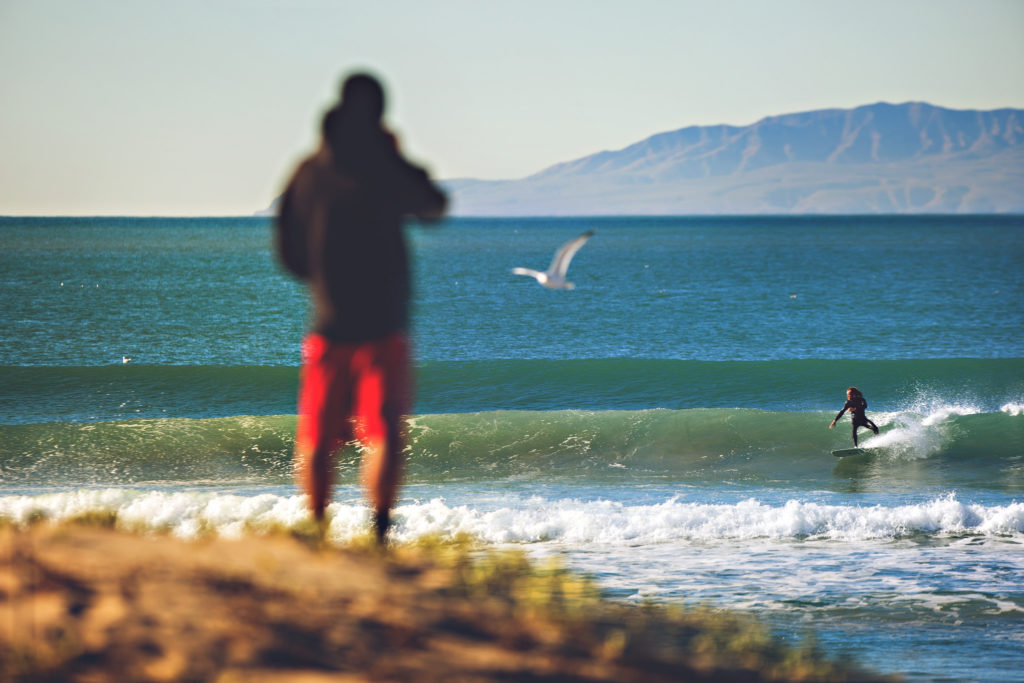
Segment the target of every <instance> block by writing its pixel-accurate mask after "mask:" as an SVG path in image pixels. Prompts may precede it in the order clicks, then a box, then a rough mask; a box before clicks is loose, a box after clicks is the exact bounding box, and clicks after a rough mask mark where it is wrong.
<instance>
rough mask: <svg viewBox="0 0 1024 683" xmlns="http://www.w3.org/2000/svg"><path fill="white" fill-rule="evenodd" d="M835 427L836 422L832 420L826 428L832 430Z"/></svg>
mask: <svg viewBox="0 0 1024 683" xmlns="http://www.w3.org/2000/svg"><path fill="white" fill-rule="evenodd" d="M835 426H836V421H835V420H832V424H830V425H829V426H828V428H829V429H832V428H833V427H835Z"/></svg>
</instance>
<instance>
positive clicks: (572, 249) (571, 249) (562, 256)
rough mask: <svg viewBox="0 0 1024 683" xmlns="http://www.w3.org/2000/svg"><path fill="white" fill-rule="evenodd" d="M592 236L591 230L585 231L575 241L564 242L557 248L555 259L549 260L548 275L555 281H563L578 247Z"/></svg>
mask: <svg viewBox="0 0 1024 683" xmlns="http://www.w3.org/2000/svg"><path fill="white" fill-rule="evenodd" d="M593 234H594V231H593V230H587V231H586V232H585V233H583V234H582V235H580V236H579V237H577V238H576V239H574V240H571V241H569V242H566V243H565V244H563V245H562V246H561V247H559V249H558V251H556V252H555V258H553V259H552V260H551V265H550V266H549V267H548V275H549V276H551V277H553V278H555V279H559V280H561V279H564V278H565V274H566V273H567V272H568V271H569V262H570V261H572V257H573V256H575V255H576V252H577V251H579V250H580V247H582V246H583V245H584V244H586V242H587V240H589V239H590V236H591V235H593Z"/></svg>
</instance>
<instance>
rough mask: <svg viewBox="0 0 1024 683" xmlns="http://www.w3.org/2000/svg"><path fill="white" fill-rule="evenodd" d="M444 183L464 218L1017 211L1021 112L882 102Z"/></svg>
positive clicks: (1023, 176) (1022, 154)
mask: <svg viewBox="0 0 1024 683" xmlns="http://www.w3.org/2000/svg"><path fill="white" fill-rule="evenodd" d="M444 185H445V186H446V187H447V188H448V190H449V191H450V192H451V195H452V199H453V207H452V208H453V213H454V214H455V215H461V216H527V215H534V216H559V215H646V214H683V215H686V214H813V213H822V214H845V213H855V214H858V213H859V214H863V213H869V214H874V213H1024V110H1021V109H995V110H991V111H976V110H970V111H965V110H954V109H945V108H943V107H937V106H934V105H931V104H926V103H923V102H909V103H905V104H887V103H878V104H872V105H867V106H863V107H857V108H855V109H822V110H818V111H809V112H803V113H798V114H785V115H782V116H770V117H768V118H765V119H762V120H761V121H758V122H757V123H754V124H752V125H749V126H726V125H718V126H690V127H688V128H682V129H679V130H675V131H671V132H667V133H659V134H657V135H653V136H651V137H649V138H647V139H646V140H642V141H640V142H637V143H635V144H633V145H630V146H628V147H626V148H624V149H621V150H618V151H605V152H598V153H597V154H592V155H590V156H586V157H583V158H580V159H575V160H573V161H567V162H565V163H561V164H556V165H554V166H551V167H549V168H546V169H544V170H542V171H540V172H538V173H535V174H533V175H531V176H528V177H526V178H522V179H519V180H474V179H466V178H462V179H456V180H448V181H445V182H444Z"/></svg>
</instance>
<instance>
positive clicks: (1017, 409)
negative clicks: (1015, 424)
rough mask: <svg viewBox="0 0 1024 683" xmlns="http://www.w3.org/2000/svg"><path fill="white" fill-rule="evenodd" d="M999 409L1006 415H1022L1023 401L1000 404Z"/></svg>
mask: <svg viewBox="0 0 1024 683" xmlns="http://www.w3.org/2000/svg"><path fill="white" fill-rule="evenodd" d="M999 411H1000V412H1003V413H1006V414H1007V415H1013V416H1014V417H1017V416H1019V415H1024V402H1011V403H1007V404H1005V405H1003V406H1001V407H1000V408H999Z"/></svg>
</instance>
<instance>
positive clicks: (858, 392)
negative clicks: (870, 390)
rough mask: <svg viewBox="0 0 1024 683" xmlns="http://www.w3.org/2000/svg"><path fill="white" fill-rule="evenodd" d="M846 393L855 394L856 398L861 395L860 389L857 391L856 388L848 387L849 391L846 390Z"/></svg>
mask: <svg viewBox="0 0 1024 683" xmlns="http://www.w3.org/2000/svg"><path fill="white" fill-rule="evenodd" d="M846 393H848V394H856V395H857V396H860V395H861V393H860V389H858V388H857V387H850V388H849V389H847V390H846Z"/></svg>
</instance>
